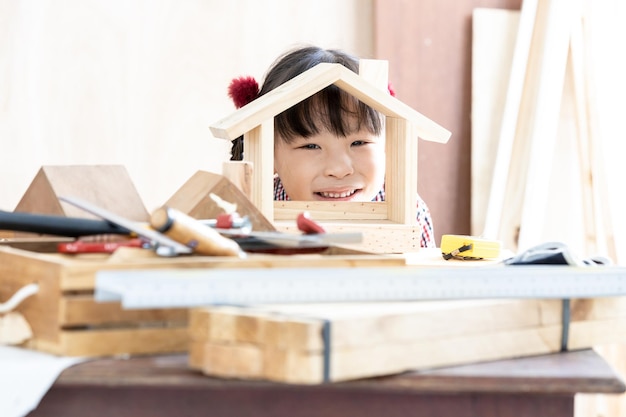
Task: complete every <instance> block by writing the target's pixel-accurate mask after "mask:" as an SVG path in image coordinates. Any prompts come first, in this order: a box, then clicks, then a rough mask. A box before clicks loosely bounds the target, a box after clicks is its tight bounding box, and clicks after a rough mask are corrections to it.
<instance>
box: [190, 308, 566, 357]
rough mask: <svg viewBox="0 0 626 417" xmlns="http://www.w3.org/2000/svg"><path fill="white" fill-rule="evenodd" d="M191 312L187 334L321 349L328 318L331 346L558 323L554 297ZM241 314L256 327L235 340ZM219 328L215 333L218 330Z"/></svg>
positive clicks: (376, 343)
mask: <svg viewBox="0 0 626 417" xmlns="http://www.w3.org/2000/svg"><path fill="white" fill-rule="evenodd" d="M198 310H199V311H196V309H194V311H193V312H192V315H201V316H202V315H203V316H204V317H205V318H206V319H205V320H204V321H202V322H196V325H200V326H208V327H209V329H210V330H209V332H208V333H207V332H206V331H204V332H203V331H202V329H194V328H193V327H192V328H191V330H190V331H191V333H192V334H195V335H196V336H195V337H194V339H197V338H199V337H202V335H203V336H204V337H205V338H206V339H205V340H207V341H211V342H220V343H226V342H230V343H235V342H249V343H255V344H261V345H265V346H273V347H277V348H284V349H294V350H320V349H322V347H323V343H322V341H321V336H320V334H321V333H320V332H321V329H322V323H323V322H324V321H325V320H329V321H330V322H331V323H332V330H331V339H332V345H333V348H344V347H363V346H370V345H379V344H385V343H405V342H410V341H413V340H430V339H441V338H446V337H453V336H460V335H467V334H476V333H485V332H489V331H498V330H510V329H512V328H526V327H538V326H542V325H546V324H556V323H560V321H561V316H560V310H561V304H560V302H559V301H558V300H552V301H550V300H547V301H546V300H515V301H511V300H487V301H485V300H478V301H477V300H467V301H448V302H446V301H433V302H393V303H324V304H299V305H289V304H283V305H268V306H257V307H250V308H233V307H221V308H220V307H208V308H204V309H198ZM240 319H244V320H248V319H250V320H253V321H255V322H256V323H255V325H254V327H255V329H256V331H255V332H254V333H253V334H252V333H250V332H247V333H245V334H246V338H245V339H239V338H238V337H239V335H240V332H239V331H238V330H237V328H238V326H239V325H240ZM218 331H219V333H217V332H218Z"/></svg>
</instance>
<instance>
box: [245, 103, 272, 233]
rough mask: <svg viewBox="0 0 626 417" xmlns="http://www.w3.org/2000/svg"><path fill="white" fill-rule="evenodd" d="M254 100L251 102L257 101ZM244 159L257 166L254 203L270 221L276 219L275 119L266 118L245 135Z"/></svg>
mask: <svg viewBox="0 0 626 417" xmlns="http://www.w3.org/2000/svg"><path fill="white" fill-rule="evenodd" d="M255 102H256V100H255V101H254V102H252V103H251V104H253V103H255ZM243 140H244V149H245V151H244V160H246V161H250V162H251V163H252V166H254V167H255V175H254V177H253V178H252V189H251V201H252V204H253V205H254V206H255V207H256V208H257V209H258V210H259V211H260V212H261V213H262V214H263V216H265V218H266V219H267V220H268V221H269V222H273V221H274V206H273V201H274V199H273V196H274V119H272V118H270V119H267V120H264V121H263V122H261V123H260V124H259V125H257V126H255V127H254V128H253V129H251V130H250V131H247V132H246V133H245V134H244V136H243Z"/></svg>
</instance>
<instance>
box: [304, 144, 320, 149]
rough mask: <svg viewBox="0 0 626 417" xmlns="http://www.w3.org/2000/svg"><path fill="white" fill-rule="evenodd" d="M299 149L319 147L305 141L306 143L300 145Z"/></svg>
mask: <svg viewBox="0 0 626 417" xmlns="http://www.w3.org/2000/svg"><path fill="white" fill-rule="evenodd" d="M299 149H321V148H320V147H319V145H316V144H314V143H307V144H306V145H303V146H300V148H299Z"/></svg>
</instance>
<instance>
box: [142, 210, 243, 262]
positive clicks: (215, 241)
mask: <svg viewBox="0 0 626 417" xmlns="http://www.w3.org/2000/svg"><path fill="white" fill-rule="evenodd" d="M150 225H151V226H152V227H153V228H154V229H156V230H157V231H158V232H161V233H163V234H165V235H166V236H168V237H170V238H171V239H173V240H176V241H177V242H180V243H182V244H183V245H186V246H188V247H190V248H192V249H193V251H194V252H196V253H198V254H201V255H211V256H243V255H244V252H243V251H242V250H241V248H240V247H239V245H238V244H237V242H235V241H234V240H232V239H228V238H226V237H224V236H222V235H220V234H219V233H218V232H217V231H215V230H213V229H212V228H210V227H208V226H205V225H203V224H202V223H201V222H199V221H197V220H196V219H194V218H193V217H190V216H188V215H186V214H185V213H182V212H181V211H178V210H176V209H173V208H171V207H167V206H163V207H160V208H158V209H156V210H155V211H154V212H153V213H152V215H151V216H150Z"/></svg>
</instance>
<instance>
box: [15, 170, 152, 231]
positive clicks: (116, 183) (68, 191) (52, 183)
mask: <svg viewBox="0 0 626 417" xmlns="http://www.w3.org/2000/svg"><path fill="white" fill-rule="evenodd" d="M60 196H74V197H79V198H82V199H84V200H87V201H89V202H90V203H93V204H95V205H97V206H99V207H102V208H104V209H106V210H109V211H111V212H114V213H116V214H119V215H121V216H124V217H125V218H127V219H129V220H135V221H141V222H146V221H148V219H149V215H148V212H147V210H146V208H145V206H144V204H143V202H142V200H141V198H140V196H139V193H138V192H137V189H136V188H135V186H134V184H133V182H132V181H131V179H130V176H129V175H128V172H127V171H126V168H125V167H124V166H121V165H58V166H43V167H41V168H40V170H39V172H38V173H37V175H36V176H35V178H34V179H33V181H32V182H31V184H30V186H29V187H28V189H27V190H26V192H25V193H24V195H23V196H22V199H21V200H20V201H19V203H18V204H17V206H16V207H15V211H16V212H26V213H38V214H52V215H59V216H68V217H81V218H93V216H92V215H91V214H89V213H87V212H85V211H83V210H81V209H79V208H77V207H73V206H71V205H69V204H61V201H60V200H59V197H60Z"/></svg>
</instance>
